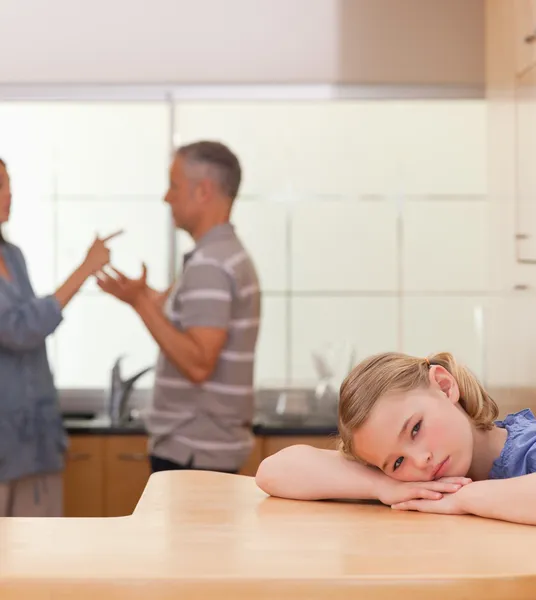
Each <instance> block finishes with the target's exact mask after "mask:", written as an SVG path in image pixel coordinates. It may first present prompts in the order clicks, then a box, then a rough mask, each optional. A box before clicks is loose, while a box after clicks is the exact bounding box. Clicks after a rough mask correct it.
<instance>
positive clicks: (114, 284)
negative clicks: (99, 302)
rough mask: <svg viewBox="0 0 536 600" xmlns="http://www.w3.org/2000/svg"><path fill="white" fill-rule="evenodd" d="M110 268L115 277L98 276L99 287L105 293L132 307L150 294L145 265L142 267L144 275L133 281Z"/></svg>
mask: <svg viewBox="0 0 536 600" xmlns="http://www.w3.org/2000/svg"><path fill="white" fill-rule="evenodd" d="M109 268H110V270H112V271H113V273H114V275H110V274H108V273H104V272H100V273H98V274H97V285H98V286H99V287H100V289H101V290H102V291H103V292H106V293H107V294H110V295H111V296H114V297H115V298H117V299H118V300H121V301H122V302H126V303H127V304H130V305H131V306H134V305H135V304H136V303H137V302H138V301H139V299H140V297H141V296H143V295H145V294H146V293H147V292H148V290H149V287H148V286H147V266H146V265H145V263H144V264H143V265H142V274H141V277H139V278H138V279H131V278H129V277H127V276H126V275H124V274H123V273H121V272H120V271H118V270H117V269H114V268H113V267H109Z"/></svg>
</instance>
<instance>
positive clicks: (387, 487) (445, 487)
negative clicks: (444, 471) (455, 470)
mask: <svg viewBox="0 0 536 600" xmlns="http://www.w3.org/2000/svg"><path fill="white" fill-rule="evenodd" d="M469 483H471V479H469V478H467V477H443V478H441V479H437V480H434V481H420V482H412V481H411V482H407V481H397V480H395V479H385V480H383V481H382V485H381V487H380V490H379V493H378V500H379V501H380V502H382V503H383V504H387V505H389V506H391V507H392V508H397V509H399V510H425V509H426V508H432V507H433V506H434V505H438V503H440V502H443V500H444V499H447V500H448V498H450V497H452V496H454V495H455V493H456V492H457V491H458V490H460V489H461V488H462V487H463V486H465V485H467V484H469ZM420 503H423V504H420ZM442 506H443V505H442ZM419 507H421V508H419ZM445 507H446V508H447V505H446V504H445ZM440 510H441V506H439V510H438V511H437V512H440ZM427 512H436V511H434V510H428V511H427Z"/></svg>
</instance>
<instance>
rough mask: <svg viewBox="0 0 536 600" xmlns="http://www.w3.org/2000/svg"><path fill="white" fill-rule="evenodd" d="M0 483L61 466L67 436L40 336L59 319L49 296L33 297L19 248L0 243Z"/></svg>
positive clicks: (44, 334)
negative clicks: (1, 265)
mask: <svg viewBox="0 0 536 600" xmlns="http://www.w3.org/2000/svg"><path fill="white" fill-rule="evenodd" d="M0 252H1V253H2V257H3V258H4V261H5V263H6V266H7V268H8V270H9V272H10V275H11V281H8V280H7V279H5V278H4V277H0V482H2V481H4V482H5V481H11V480H14V479H19V478H21V477H25V476H28V475H35V474H40V473H53V472H57V471H61V470H62V469H63V460H64V453H65V448H66V446H67V444H66V441H67V437H66V435H65V431H64V429H63V425H62V421H61V415H60V411H59V407H58V401H57V392H56V389H55V387H54V382H53V379H52V373H51V371H50V367H49V364H48V358H47V351H46V345H45V339H46V337H47V336H48V335H50V334H51V333H52V332H53V331H54V330H55V329H56V327H57V326H58V325H59V324H60V322H61V320H62V314H61V306H60V304H59V303H58V301H57V300H56V298H55V297H54V296H46V297H44V298H36V296H35V293H34V291H33V289H32V286H31V284H30V280H29V277H28V271H27V269H26V263H25V260H24V257H23V255H22V252H21V251H20V250H19V248H17V247H16V246H13V245H12V244H7V243H4V244H1V245H0Z"/></svg>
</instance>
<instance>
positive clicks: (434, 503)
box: [391, 488, 467, 515]
mask: <svg viewBox="0 0 536 600" xmlns="http://www.w3.org/2000/svg"><path fill="white" fill-rule="evenodd" d="M460 490H461V488H460ZM460 490H458V491H457V492H454V493H451V494H445V495H443V497H442V498H440V499H439V500H423V499H421V500H416V499H414V500H407V501H405V502H397V503H395V504H392V505H391V508H394V509H395V510H417V511H419V512H427V513H436V514H441V515H466V514H467V511H466V510H465V509H464V507H463V493H460Z"/></svg>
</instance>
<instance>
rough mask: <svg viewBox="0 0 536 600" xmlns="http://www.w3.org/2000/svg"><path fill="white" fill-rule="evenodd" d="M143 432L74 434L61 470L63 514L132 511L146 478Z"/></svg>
mask: <svg viewBox="0 0 536 600" xmlns="http://www.w3.org/2000/svg"><path fill="white" fill-rule="evenodd" d="M146 448H147V437H146V436H145V435H132V436H131V435H122V436H105V435H74V436H71V438H70V447H69V450H68V453H67V459H66V468H65V473H64V480H63V481H64V514H65V516H66V517H119V516H125V515H130V514H132V512H133V510H134V508H135V507H136V504H137V502H138V500H139V498H140V496H141V493H142V491H143V489H144V488H145V486H146V484H147V480H148V479H149V474H150V468H149V462H148V457H147V450H146Z"/></svg>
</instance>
